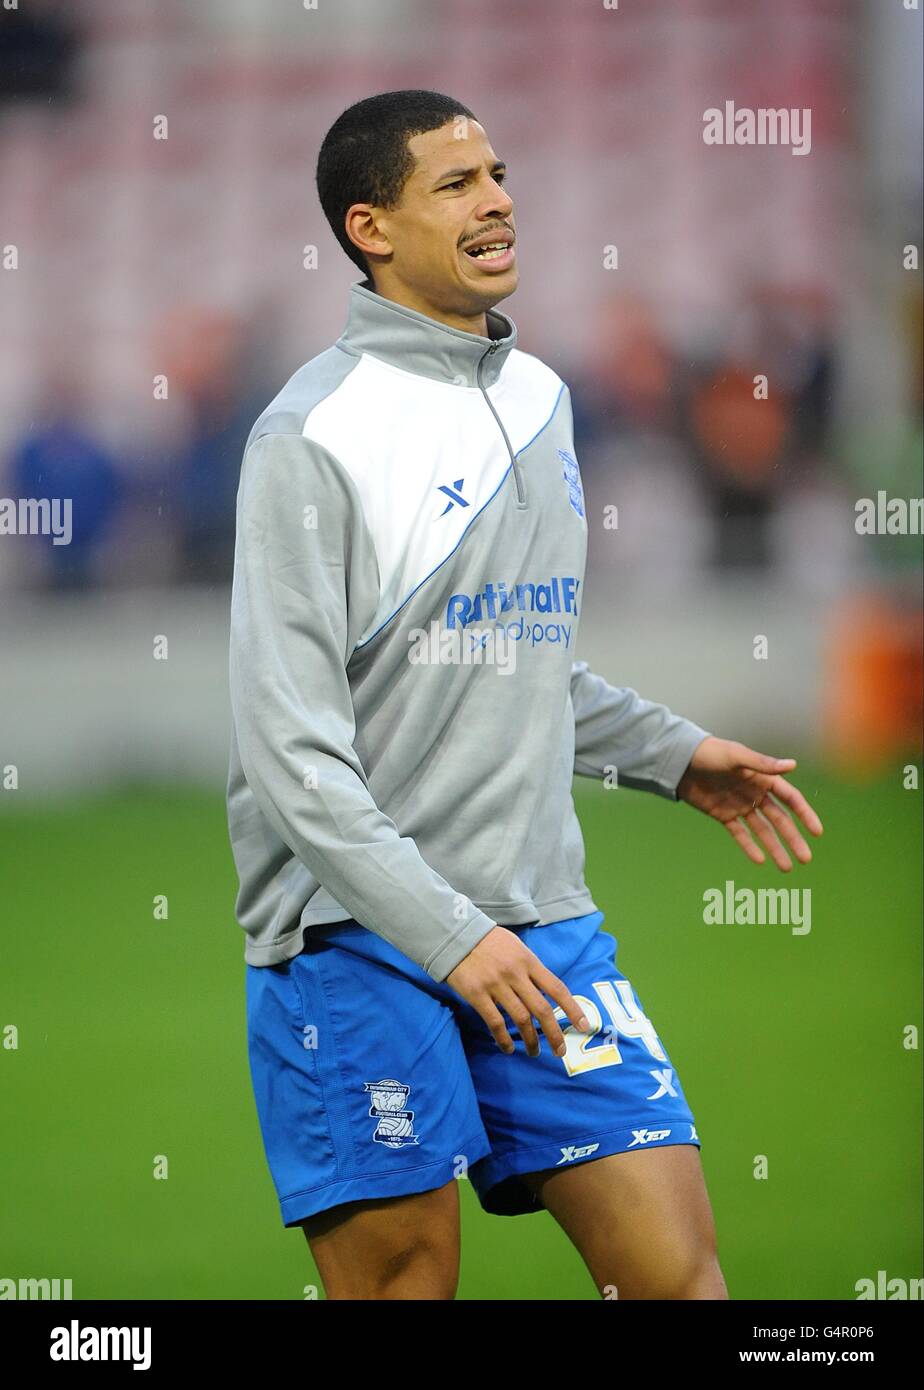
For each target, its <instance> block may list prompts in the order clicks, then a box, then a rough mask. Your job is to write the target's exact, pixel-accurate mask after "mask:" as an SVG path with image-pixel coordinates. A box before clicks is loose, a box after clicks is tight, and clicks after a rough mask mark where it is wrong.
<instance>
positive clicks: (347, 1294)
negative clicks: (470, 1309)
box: [325, 1235, 459, 1300]
mask: <svg viewBox="0 0 924 1390" xmlns="http://www.w3.org/2000/svg"><path fill="white" fill-rule="evenodd" d="M339 1273H340V1277H339V1278H336V1277H335V1278H333V1279H330V1280H329V1282H327V1283H326V1286H325V1292H326V1294H327V1297H328V1299H371V1300H378V1299H414V1300H420V1299H426V1300H451V1299H454V1298H455V1296H456V1287H457V1285H458V1281H459V1262H458V1255H457V1252H455V1251H454V1250H452V1249H451V1248H448V1247H447V1246H446V1245H444V1244H443V1243H442V1242H440V1241H439V1240H436V1239H432V1238H430V1237H428V1236H425V1235H421V1236H419V1237H414V1238H413V1239H410V1240H403V1241H402V1242H401V1243H400V1244H395V1245H393V1246H392V1247H391V1248H389V1249H388V1250H385V1251H382V1252H381V1253H380V1254H379V1256H378V1258H375V1259H371V1260H367V1261H366V1264H365V1268H362V1269H360V1268H355V1267H351V1268H350V1269H349V1271H348V1272H346V1271H339Z"/></svg>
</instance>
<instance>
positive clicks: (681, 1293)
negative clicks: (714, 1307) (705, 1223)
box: [608, 1242, 728, 1302]
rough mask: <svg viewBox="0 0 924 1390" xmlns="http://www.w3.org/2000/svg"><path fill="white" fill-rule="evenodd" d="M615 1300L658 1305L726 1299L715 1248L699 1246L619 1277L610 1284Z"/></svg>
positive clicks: (709, 1244) (705, 1245)
mask: <svg viewBox="0 0 924 1390" xmlns="http://www.w3.org/2000/svg"><path fill="white" fill-rule="evenodd" d="M614 1286H615V1289H616V1296H617V1297H618V1298H620V1299H651V1300H653V1301H657V1302H661V1301H667V1300H681V1299H727V1298H728V1289H727V1288H726V1285H725V1279H724V1277H723V1275H722V1270H721V1267H720V1265H719V1260H718V1255H717V1254H716V1249H715V1246H714V1245H712V1244H711V1243H709V1242H703V1243H702V1244H697V1245H695V1246H691V1247H690V1248H688V1249H686V1250H680V1251H677V1252H676V1254H675V1256H674V1257H673V1258H671V1259H665V1260H663V1261H661V1262H659V1263H658V1264H657V1266H653V1265H652V1264H651V1263H646V1265H645V1267H644V1268H641V1269H637V1270H635V1271H634V1272H633V1274H631V1275H628V1274H625V1273H624V1274H623V1277H622V1279H621V1280H614V1281H613V1285H609V1286H608V1287H614Z"/></svg>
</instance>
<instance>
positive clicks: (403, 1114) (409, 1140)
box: [363, 1078, 420, 1149]
mask: <svg viewBox="0 0 924 1390" xmlns="http://www.w3.org/2000/svg"><path fill="white" fill-rule="evenodd" d="M363 1090H364V1091H369V1092H371V1095H372V1104H371V1105H370V1106H369V1114H370V1115H371V1116H372V1118H373V1119H375V1120H377V1121H378V1124H377V1125H376V1127H375V1133H374V1134H373V1136H372V1137H373V1139H374V1140H375V1142H376V1143H377V1144H387V1145H388V1147H389V1148H390V1149H401V1148H403V1147H404V1145H405V1144H419V1143H420V1135H419V1134H415V1133H414V1112H413V1110H406V1109H405V1104H406V1102H407V1098H408V1096H409V1095H410V1092H411V1088H410V1086H405V1085H404V1084H403V1083H402V1082H400V1081H395V1080H393V1079H391V1078H389V1079H387V1080H385V1081H364V1082H363Z"/></svg>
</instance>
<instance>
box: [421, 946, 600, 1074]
mask: <svg viewBox="0 0 924 1390" xmlns="http://www.w3.org/2000/svg"><path fill="white" fill-rule="evenodd" d="M446 984H448V985H450V986H451V988H452V989H454V990H455V991H456V993H457V994H461V996H462V998H463V999H464V1000H465V1001H466V1002H467V1003H469V1004H471V1006H472V1008H473V1009H475V1010H476V1012H477V1013H479V1014H480V1015H481V1017H482V1018H483V1019H484V1021H485V1023H486V1024H487V1026H488V1028H489V1029H490V1031H491V1033H493V1035H494V1041H495V1042H496V1043H497V1045H498V1047H499V1048H500V1050H501V1051H502V1052H507V1053H510V1052H513V1051H514V1045H513V1039H512V1038H511V1036H510V1034H509V1033H508V1032H507V1026H506V1024H505V1022H504V1019H503V1017H502V1015H501V1013H500V1010H501V1009H504V1010H505V1011H506V1013H507V1015H508V1017H509V1018H510V1019H511V1021H512V1022H513V1023H514V1024H515V1025H516V1027H517V1028H518V1029H519V1030H520V1036H521V1037H522V1039H523V1041H524V1042H525V1044H526V1053H527V1056H529V1057H538V1056H539V1038H538V1036H537V1034H536V1029H535V1027H534V1025H533V1017H534V1016H535V1017H536V1018H537V1019H538V1020H539V1023H540V1025H541V1027H542V1031H543V1033H545V1036H546V1037H547V1038H548V1040H549V1044H550V1046H551V1048H552V1051H553V1052H554V1053H555V1055H556V1057H563V1056H564V1055H565V1036H564V1034H563V1033H562V1031H561V1028H560V1027H559V1024H558V1020H557V1019H556V1017H555V1014H554V1012H553V1006H552V1005H551V1004H550V1003H549V1001H548V1000H547V999H546V998H545V997H544V996H545V995H546V994H548V995H551V997H552V999H554V1001H555V1003H556V1004H560V1005H561V1007H562V1008H563V1009H564V1011H565V1013H566V1014H567V1016H568V1018H569V1019H570V1020H571V1022H572V1023H573V1024H574V1026H575V1027H576V1028H580V1029H581V1030H582V1032H585V1033H589V1032H590V1031H591V1025H590V1024H589V1023H588V1021H587V1019H586V1018H585V1017H584V1013H583V1011H582V1010H581V1008H580V1005H579V1004H578V1002H577V1000H576V999H575V998H574V995H573V994H572V993H571V991H570V990H569V989H568V987H567V986H566V985H565V984H564V983H563V982H562V981H561V980H560V979H559V978H558V976H557V975H553V974H552V972H551V970H546V968H545V966H544V965H543V964H542V961H541V960H540V959H539V957H538V956H537V955H536V954H535V952H533V951H531V950H530V949H529V947H528V946H524V944H523V942H522V941H521V940H520V938H519V937H518V936H517V935H516V934H515V933H514V932H512V931H508V930H507V928H506V927H500V926H497V927H495V928H494V930H493V931H489V932H488V934H487V936H483V937H482V938H481V940H480V941H479V942H478V945H477V946H475V947H474V949H473V950H471V951H469V953H468V955H467V956H466V957H465V959H464V960H461V961H460V962H459V964H458V965H457V966H456V968H455V969H454V970H450V972H449V974H448V975H447V976H446Z"/></svg>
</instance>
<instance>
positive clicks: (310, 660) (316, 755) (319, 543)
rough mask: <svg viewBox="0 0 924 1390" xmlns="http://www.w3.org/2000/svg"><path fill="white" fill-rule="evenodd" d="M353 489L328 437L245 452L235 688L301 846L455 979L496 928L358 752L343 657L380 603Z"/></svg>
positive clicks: (256, 780) (251, 747)
mask: <svg viewBox="0 0 924 1390" xmlns="http://www.w3.org/2000/svg"><path fill="white" fill-rule="evenodd" d="M378 593H379V581H378V566H377V563H376V560H375V551H374V547H373V543H372V538H371V536H370V535H369V533H368V529H367V527H366V525H365V521H364V518H363V515H362V505H361V502H360V499H359V495H358V493H357V491H356V488H355V485H354V484H353V482H352V479H350V477H349V475H348V474H347V473H346V470H345V469H344V468H343V467H342V466H341V465H340V464H339V462H338V461H337V460H336V459H335V458H334V457H333V456H332V455H331V454H329V453H328V452H327V451H326V450H325V449H323V448H321V447H320V445H318V444H315V443H314V442H313V441H311V440H308V439H305V438H303V437H302V436H301V435H297V434H264V435H261V436H259V437H258V438H256V439H255V440H254V441H253V442H252V443H251V444H250V445H249V447H248V449H247V450H246V452H245V455H244V462H243V466H242V470H241V481H240V487H239V490H238V501H237V536H236V543H235V555H234V584H233V589H232V598H231V642H230V687H231V707H232V711H233V715H234V722H235V727H236V730H237V736H238V744H239V749H240V757H241V766H242V768H243V771H244V776H245V777H246V779H247V783H248V785H249V786H250V788H251V790H252V792H253V794H254V796H255V798H256V800H257V803H258V805H259V807H260V810H261V811H262V812H263V814H264V816H265V817H266V819H267V821H268V822H269V823H270V825H271V826H272V827H273V829H274V830H275V831H276V833H277V834H278V835H279V836H280V838H281V839H282V840H283V841H284V842H285V844H287V845H288V846H289V848H290V850H291V851H292V853H293V854H294V855H295V856H296V857H297V858H298V859H300V860H301V861H302V862H303V863H304V864H305V865H307V867H308V868H309V869H310V870H311V873H312V874H313V875H314V877H315V878H316V879H317V880H318V881H319V883H321V884H322V885H323V886H324V888H326V889H327V890H328V891H329V892H330V893H331V894H332V895H333V896H334V897H335V898H336V900H337V902H339V903H340V904H341V905H342V906H343V907H344V908H345V909H346V910H347V911H348V912H349V913H350V914H351V915H352V916H353V917H355V918H356V920H357V921H358V922H361V923H362V925H363V926H365V927H367V928H368V929H369V930H370V931H374V932H376V933H378V935H379V936H382V937H384V938H385V940H386V941H389V942H391V944H392V945H393V946H395V947H397V949H398V950H400V951H402V952H403V953H404V954H405V955H407V956H409V957H410V958H411V959H412V960H414V961H415V962H416V963H417V964H418V965H420V966H421V967H422V968H423V969H424V970H426V971H427V973H428V974H429V975H430V976H431V977H432V978H433V979H434V980H437V981H441V980H444V979H445V978H446V976H447V975H448V974H449V973H450V971H452V970H453V969H454V968H455V966H456V965H458V963H459V962H460V961H461V960H462V959H463V958H464V957H465V956H467V955H468V953H469V952H470V951H471V950H472V948H473V947H474V946H475V945H477V943H478V942H479V941H480V940H481V938H482V937H483V936H485V935H487V933H488V932H489V931H491V930H492V928H493V927H494V925H495V924H494V923H493V922H492V921H491V919H490V918H489V917H487V916H486V915H485V913H483V912H482V911H481V910H480V909H479V908H477V907H476V906H475V905H474V903H472V902H471V901H470V899H468V898H467V897H465V895H464V894H461V893H456V892H455V891H454V890H453V889H452V888H451V887H450V885H449V884H448V883H447V882H446V881H445V879H443V878H442V877H441V876H440V875H439V874H437V873H436V872H435V870H433V869H431V868H430V866H429V865H428V864H426V863H425V861H424V859H423V857H422V856H421V854H420V851H419V850H418V848H417V845H416V844H415V842H414V841H413V840H412V839H410V838H409V837H408V836H406V835H401V834H400V833H399V831H398V829H397V827H396V826H395V824H394V822H393V821H392V820H390V819H389V817H388V816H386V815H385V814H384V813H383V812H382V811H381V810H380V809H379V808H378V806H377V805H376V803H375V801H374V799H373V797H372V795H371V793H370V790H369V786H368V782H367V779H366V774H365V772H364V770H363V767H362V764H361V762H360V760H359V757H358V756H357V753H356V750H355V748H354V747H353V739H354V737H355V731H356V730H355V716H354V710H353V702H352V698H351V693H350V686H349V681H348V678H347V671H346V667H347V664H348V661H349V658H350V655H351V653H352V651H353V648H354V647H355V645H356V642H357V640H358V639H359V637H360V636H361V635H362V633H363V631H364V629H365V627H366V625H367V624H368V622H369V620H370V618H371V616H372V614H373V613H374V612H375V608H376V604H377V601H378Z"/></svg>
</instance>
